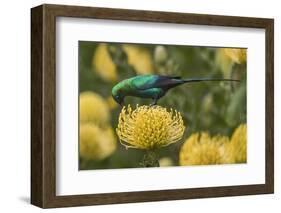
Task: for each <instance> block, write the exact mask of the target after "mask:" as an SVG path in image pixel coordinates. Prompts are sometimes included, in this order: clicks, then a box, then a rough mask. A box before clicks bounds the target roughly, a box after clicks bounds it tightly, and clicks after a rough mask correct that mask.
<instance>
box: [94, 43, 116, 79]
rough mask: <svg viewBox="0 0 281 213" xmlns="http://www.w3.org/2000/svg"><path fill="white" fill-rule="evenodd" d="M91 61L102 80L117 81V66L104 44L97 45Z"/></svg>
mask: <svg viewBox="0 0 281 213" xmlns="http://www.w3.org/2000/svg"><path fill="white" fill-rule="evenodd" d="M92 63H93V66H94V67H95V71H96V72H97V73H98V74H99V76H100V77H101V78H102V79H103V80H104V81H107V82H115V81H117V68H116V66H115V64H114V63H113V61H112V59H111V57H110V54H109V52H108V50H107V45H106V44H103V43H102V44H100V45H98V47H97V48H96V51H95V54H94V56H93V60H92Z"/></svg>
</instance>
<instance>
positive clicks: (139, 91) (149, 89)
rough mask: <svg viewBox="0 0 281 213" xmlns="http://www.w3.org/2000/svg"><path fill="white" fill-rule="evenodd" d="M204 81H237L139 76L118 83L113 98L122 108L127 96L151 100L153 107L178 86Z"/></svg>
mask: <svg viewBox="0 0 281 213" xmlns="http://www.w3.org/2000/svg"><path fill="white" fill-rule="evenodd" d="M202 81H235V82H239V80H235V79H216V78H200V79H181V77H171V76H163V75H137V76H135V77H132V78H128V79H125V80H123V81H121V82H119V83H117V84H116V85H115V86H114V87H113V88H112V97H113V99H114V100H115V101H116V102H117V103H119V104H120V105H121V106H122V105H123V103H124V98H125V97H126V96H134V97H140V98H150V99H152V100H153V103H152V105H154V104H157V101H158V99H160V98H161V97H163V96H164V95H165V94H166V93H167V91H168V90H169V89H171V88H174V87H176V86H179V85H182V84H185V83H193V82H202Z"/></svg>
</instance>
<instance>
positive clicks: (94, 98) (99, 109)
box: [80, 91, 110, 126]
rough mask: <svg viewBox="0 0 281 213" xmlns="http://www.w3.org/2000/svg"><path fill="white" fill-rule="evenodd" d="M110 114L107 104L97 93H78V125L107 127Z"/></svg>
mask: <svg viewBox="0 0 281 213" xmlns="http://www.w3.org/2000/svg"><path fill="white" fill-rule="evenodd" d="M109 118H110V114H109V107H108V104H107V102H106V101H105V100H104V99H103V97H102V96H100V95H99V94H97V93H94V92H89V91H88V92H82V93H80V123H86V122H92V123H95V124H97V125H100V126H104V125H107V123H108V122H109Z"/></svg>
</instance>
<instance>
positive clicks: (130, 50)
mask: <svg viewBox="0 0 281 213" xmlns="http://www.w3.org/2000/svg"><path fill="white" fill-rule="evenodd" d="M123 49H124V51H125V52H126V54H127V56H128V63H129V64H130V65H132V66H133V67H134V68H135V70H136V72H137V74H139V75H144V74H151V73H152V72H153V64H152V59H151V55H150V53H149V51H148V50H147V49H145V48H143V47H140V46H139V45H133V44H125V45H123Z"/></svg>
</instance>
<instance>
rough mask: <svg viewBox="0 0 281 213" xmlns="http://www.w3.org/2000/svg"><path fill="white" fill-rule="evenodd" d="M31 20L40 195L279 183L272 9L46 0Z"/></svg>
mask: <svg viewBox="0 0 281 213" xmlns="http://www.w3.org/2000/svg"><path fill="white" fill-rule="evenodd" d="M31 27H32V29H31V45H32V46H31V50H32V51H31V83H32V85H31V87H32V89H31V95H32V99H31V112H32V118H31V121H32V122H31V123H32V126H31V127H32V132H31V136H32V141H31V203H32V204H34V205H36V206H39V207H42V208H51V207H64V206H79V205H97V204H113V203H129V202H146V201H161V200H177V199H190V198H206V197H218V196H236V195H252V194H265V193H273V191H274V182H273V181H274V171H273V170H274V161H273V159H274V152H273V141H274V138H273V131H274V126H273V124H274V117H273V116H274V114H273V113H274V112H273V108H274V100H273V96H274V95H273V92H274V90H273V88H274V85H273V83H274V82H273V79H274V73H273V72H274V48H273V47H274V37H273V34H274V33H273V29H274V23H273V19H265V18H249V17H233V16H217V15H199V14H186V13H170V12H155V11H139V10H125V9H110V8H93V7H78V6H65V5H41V6H38V7H35V8H32V9H31ZM206 177H207V178H206Z"/></svg>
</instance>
